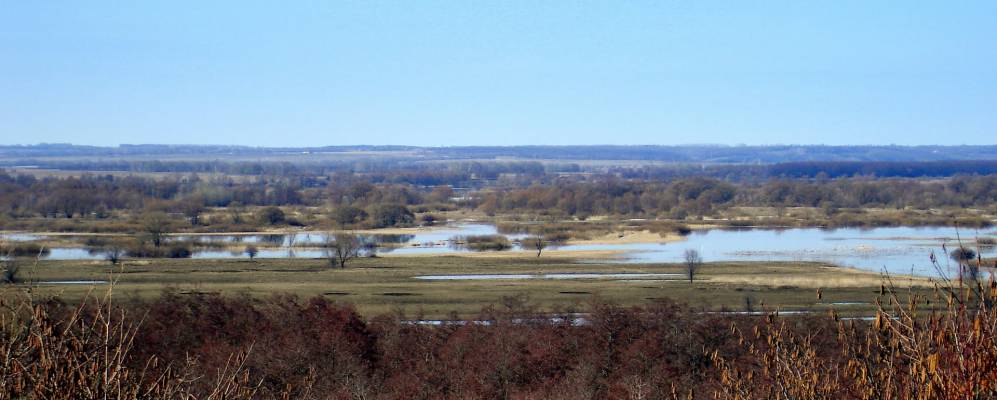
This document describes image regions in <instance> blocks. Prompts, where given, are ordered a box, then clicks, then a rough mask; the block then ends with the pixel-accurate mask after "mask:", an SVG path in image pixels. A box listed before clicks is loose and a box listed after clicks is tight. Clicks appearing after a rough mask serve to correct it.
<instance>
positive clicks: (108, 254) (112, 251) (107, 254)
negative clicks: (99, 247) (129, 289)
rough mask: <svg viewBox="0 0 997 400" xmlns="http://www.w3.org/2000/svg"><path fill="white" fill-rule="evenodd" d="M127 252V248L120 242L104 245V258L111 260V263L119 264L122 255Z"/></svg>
mask: <svg viewBox="0 0 997 400" xmlns="http://www.w3.org/2000/svg"><path fill="white" fill-rule="evenodd" d="M124 254H125V249H124V247H122V246H121V245H120V244H117V243H111V244H108V245H107V246H106V247H104V259H106V260H107V261H110V262H111V265H118V263H120V262H121V256H123V255H124Z"/></svg>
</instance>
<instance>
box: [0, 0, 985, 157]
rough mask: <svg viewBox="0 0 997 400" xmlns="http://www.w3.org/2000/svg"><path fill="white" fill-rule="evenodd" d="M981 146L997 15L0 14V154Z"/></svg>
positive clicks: (280, 10) (376, 10)
mask: <svg viewBox="0 0 997 400" xmlns="http://www.w3.org/2000/svg"><path fill="white" fill-rule="evenodd" d="M816 3H821V4H820V5H817V4H816ZM995 138H997V1H951V2H948V1H944V2H943V1H936V2H926V1H924V2H922V1H907V2H899V1H889V2H887V1H827V2H812V1H795V0H794V1H785V2H753V1H752V2H749V1H731V2H706V1H695V2H693V1H689V2H670V1H650V2H630V1H627V2H621V1H606V2H591V1H571V2H538V1H524V2H498V1H453V2H430V1H400V2H377V1H355V2H344V1H287V2H277V1H258V2H257V1H247V0H241V1H196V2H195V1H189V2H188V1H168V2H167V1H162V2H159V1H127V2H125V1H119V2H103V1H96V0H94V1H55V0H53V1H18V0H0V144H29V143H38V142H72V143H77V144H97V145H114V144H119V143H192V144H244V145H262V146H318V145H346V144H408V145H429V146H441V145H442V146H446V145H514V144H688V143H722V144H740V143H744V144H777V143H787V144H788V143H800V144H810V143H824V144H891V143H895V144H954V143H965V144H995V143H997V139H995Z"/></svg>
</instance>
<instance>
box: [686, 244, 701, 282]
mask: <svg viewBox="0 0 997 400" xmlns="http://www.w3.org/2000/svg"><path fill="white" fill-rule="evenodd" d="M702 265H703V257H700V256H699V251H697V250H695V249H686V250H685V273H686V275H687V276H688V277H689V283H692V279H693V278H695V277H696V271H698V270H699V267H700V266H702Z"/></svg>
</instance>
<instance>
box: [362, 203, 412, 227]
mask: <svg viewBox="0 0 997 400" xmlns="http://www.w3.org/2000/svg"><path fill="white" fill-rule="evenodd" d="M414 221H415V215H414V214H412V211H409V209H408V208H406V207H405V206H403V205H399V204H379V205H376V206H374V207H372V208H371V210H370V223H371V226H372V227H374V228H387V227H390V226H406V225H411V224H412V223H413V222H414Z"/></svg>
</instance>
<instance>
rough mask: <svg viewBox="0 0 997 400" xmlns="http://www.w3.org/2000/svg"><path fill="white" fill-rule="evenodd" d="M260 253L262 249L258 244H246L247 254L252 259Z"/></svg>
mask: <svg viewBox="0 0 997 400" xmlns="http://www.w3.org/2000/svg"><path fill="white" fill-rule="evenodd" d="M259 253H260V250H259V249H257V248H256V246H253V245H249V246H246V255H247V256H249V259H250V260H252V259H254V258H256V255H257V254H259Z"/></svg>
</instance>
